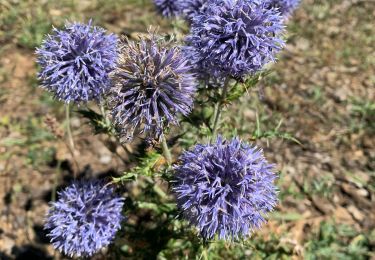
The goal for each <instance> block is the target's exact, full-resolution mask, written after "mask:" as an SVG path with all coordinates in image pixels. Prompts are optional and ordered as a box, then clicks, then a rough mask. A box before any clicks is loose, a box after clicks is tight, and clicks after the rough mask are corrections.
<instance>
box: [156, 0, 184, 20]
mask: <svg viewBox="0 0 375 260" xmlns="http://www.w3.org/2000/svg"><path fill="white" fill-rule="evenodd" d="M154 3H155V6H156V9H157V10H158V12H159V13H160V14H161V15H163V16H165V17H173V16H179V15H180V14H181V1H180V0H154Z"/></svg>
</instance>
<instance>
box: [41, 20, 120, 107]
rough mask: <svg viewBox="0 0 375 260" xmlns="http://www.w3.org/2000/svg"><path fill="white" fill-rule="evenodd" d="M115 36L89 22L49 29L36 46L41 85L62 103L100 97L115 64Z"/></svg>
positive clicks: (98, 98)
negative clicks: (37, 47)
mask: <svg viewBox="0 0 375 260" xmlns="http://www.w3.org/2000/svg"><path fill="white" fill-rule="evenodd" d="M116 45H117V37H116V36H115V35H114V34H109V35H106V31H105V30H104V29H102V28H99V27H93V26H91V22H90V23H89V24H80V23H72V24H70V23H69V24H67V25H65V29H63V30H59V29H53V33H52V34H51V35H48V36H47V38H46V39H45V40H44V41H43V44H42V46H41V47H40V48H39V49H37V51H36V54H37V56H38V59H37V62H38V64H39V65H40V67H41V70H40V73H39V75H38V77H39V79H40V80H41V83H42V87H43V88H45V89H46V90H48V91H50V92H52V93H53V94H54V96H55V98H57V99H58V100H61V101H64V102H65V103H70V102H74V103H80V102H87V101H90V100H100V98H101V97H102V95H103V94H104V93H105V92H106V91H107V90H108V88H109V87H110V81H109V72H111V71H112V70H113V69H114V68H115V66H116V60H117V47H116Z"/></svg>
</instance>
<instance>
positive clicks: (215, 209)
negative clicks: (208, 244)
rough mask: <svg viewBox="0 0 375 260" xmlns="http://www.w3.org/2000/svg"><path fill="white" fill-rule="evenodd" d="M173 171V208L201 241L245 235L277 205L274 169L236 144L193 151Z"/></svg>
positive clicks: (252, 151) (256, 152)
mask: <svg viewBox="0 0 375 260" xmlns="http://www.w3.org/2000/svg"><path fill="white" fill-rule="evenodd" d="M174 169H175V171H176V175H175V185H174V187H173V191H174V193H175V194H176V197H177V204H178V206H179V207H180V208H181V209H182V211H183V213H184V215H185V216H186V218H187V220H188V221H189V222H190V223H191V224H193V225H195V226H196V227H197V228H198V230H199V231H200V233H201V235H202V236H203V237H204V238H205V239H211V238H213V237H214V236H215V234H217V235H218V236H219V238H220V239H228V240H232V239H238V238H240V237H244V236H246V235H249V233H250V232H251V231H253V230H254V229H256V228H259V227H260V226H261V224H262V223H263V222H264V221H265V220H264V215H265V214H267V213H268V212H270V211H271V210H272V209H273V208H274V207H275V205H276V203H277V191H276V187H275V186H274V184H273V181H274V180H275V178H276V175H275V173H274V165H272V164H269V163H268V162H267V160H266V159H265V158H264V156H263V152H262V150H260V149H258V148H257V147H256V146H255V147H251V146H249V145H248V144H246V143H243V142H241V141H240V140H239V139H237V138H234V139H232V140H231V141H225V140H223V139H222V138H221V137H219V138H218V139H217V141H216V143H214V144H208V145H201V144H199V145H196V146H195V147H194V148H193V149H192V150H191V151H186V152H184V153H183V154H182V156H181V157H180V164H179V165H177V166H175V167H174Z"/></svg>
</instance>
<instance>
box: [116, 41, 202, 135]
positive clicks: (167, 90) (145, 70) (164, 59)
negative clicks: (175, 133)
mask: <svg viewBox="0 0 375 260" xmlns="http://www.w3.org/2000/svg"><path fill="white" fill-rule="evenodd" d="M190 70H191V67H190V66H189V65H188V60H187V58H186V56H185V55H183V54H182V53H181V50H180V48H178V47H169V43H168V42H166V41H164V40H163V39H162V38H160V37H159V38H158V37H156V36H155V35H151V36H146V37H143V38H141V39H140V41H139V42H133V41H129V40H127V39H124V41H123V43H122V47H121V51H120V57H119V64H118V67H117V68H116V70H115V71H114V72H113V73H112V79H113V87H112V89H111V93H110V103H111V108H112V117H113V120H114V123H115V125H116V126H117V128H118V129H119V130H120V134H121V136H122V137H125V138H127V139H132V137H133V136H134V134H135V132H137V133H136V134H143V133H144V134H146V135H147V137H148V138H150V139H158V138H160V137H161V136H162V134H163V132H164V130H165V128H166V127H168V126H169V125H170V124H172V125H178V115H179V114H182V115H184V116H186V115H188V114H189V113H190V111H191V109H192V106H193V96H194V93H195V91H196V87H197V82H196V80H195V77H194V75H193V74H192V73H191V72H190Z"/></svg>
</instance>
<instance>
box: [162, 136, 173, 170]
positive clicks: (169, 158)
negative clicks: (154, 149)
mask: <svg viewBox="0 0 375 260" xmlns="http://www.w3.org/2000/svg"><path fill="white" fill-rule="evenodd" d="M161 145H162V149H163V153H164V157H165V159H166V160H167V163H168V165H171V164H172V155H171V152H170V151H169V148H168V144H167V139H166V138H165V136H164V135H163V136H162V138H161Z"/></svg>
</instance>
